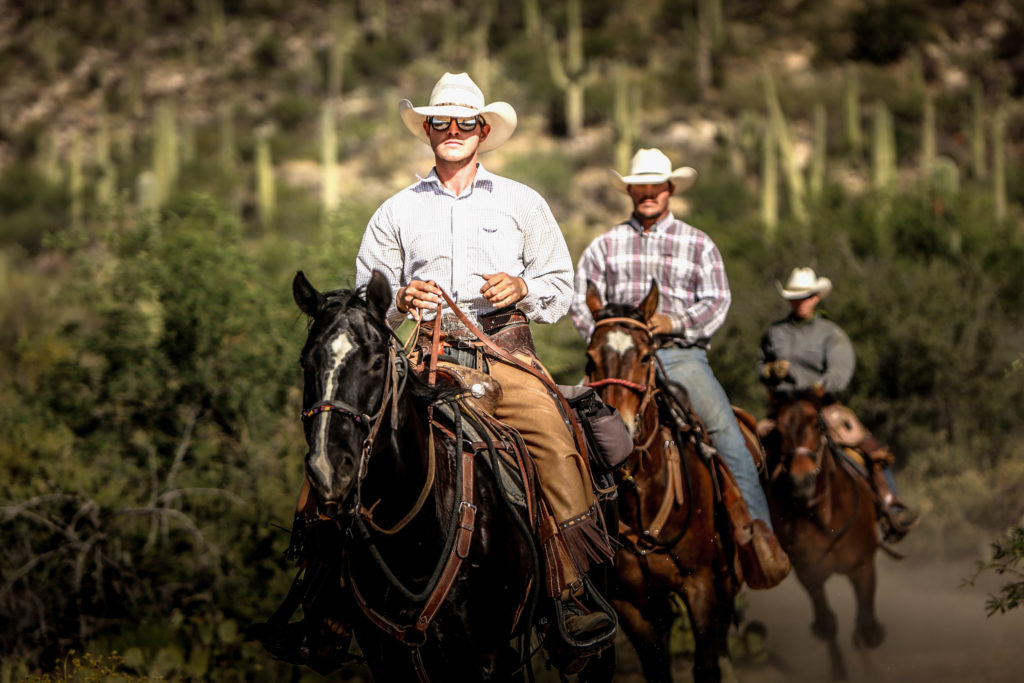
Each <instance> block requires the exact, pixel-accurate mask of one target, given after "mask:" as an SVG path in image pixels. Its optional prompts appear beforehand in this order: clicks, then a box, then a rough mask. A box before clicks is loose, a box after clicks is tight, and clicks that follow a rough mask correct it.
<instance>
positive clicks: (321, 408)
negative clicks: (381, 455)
mask: <svg viewBox="0 0 1024 683" xmlns="http://www.w3.org/2000/svg"><path fill="white" fill-rule="evenodd" d="M441 294H442V296H443V298H444V300H445V302H446V303H447V304H448V305H449V307H450V308H451V309H452V311H453V312H454V313H455V314H456V316H458V318H459V319H460V320H461V322H462V323H463V324H464V325H465V326H466V328H467V329H469V330H470V331H471V332H472V333H473V334H475V335H476V336H477V337H478V338H479V339H480V340H481V341H482V342H483V343H484V345H485V346H486V347H487V348H488V350H490V351H491V352H492V353H494V354H495V355H497V356H500V357H501V358H502V359H503V360H505V361H507V362H509V363H511V364H513V365H516V366H517V367H519V368H521V369H522V370H524V371H526V372H529V373H531V374H533V375H534V376H537V377H539V378H541V379H542V380H544V381H545V383H546V384H547V385H548V386H549V387H551V388H553V389H555V391H556V393H557V394H558V395H559V397H561V401H562V403H564V404H565V405H564V409H565V410H566V411H569V406H568V403H567V402H566V401H565V398H564V397H562V396H561V393H560V392H558V391H557V387H556V385H554V383H553V381H552V380H551V379H550V378H548V377H547V376H546V375H544V373H542V372H539V371H538V370H536V369H534V368H532V367H530V366H528V365H526V364H524V363H522V362H521V361H520V360H519V359H517V358H515V357H514V356H512V355H511V354H508V353H507V352H505V351H504V350H503V349H501V348H500V347H498V346H497V345H495V344H494V343H493V342H492V341H491V340H490V339H489V338H488V336H487V335H486V334H484V333H483V332H482V331H481V330H480V329H478V328H477V327H476V326H475V325H474V324H473V323H472V321H470V320H469V318H467V317H466V315H465V314H464V313H463V312H462V311H461V310H460V309H459V308H458V306H456V304H455V302H454V301H452V300H451V298H450V297H449V296H448V295H447V294H446V293H445V292H444V291H443V290H442V292H441ZM438 315H440V309H439V310H438ZM419 323H420V321H419V320H418V321H417V329H418V327H419ZM440 329H441V326H440V325H435V326H434V334H433V339H432V344H431V347H432V352H431V354H430V365H429V371H428V383H429V385H430V386H434V385H435V383H436V375H437V365H436V363H437V360H436V359H437V357H438V356H439V355H440V349H441V338H440ZM415 336H416V332H414V333H413V335H412V338H415ZM389 361H390V366H391V372H390V373H389V374H388V376H387V378H386V380H385V386H384V392H383V394H382V397H381V406H380V408H379V409H378V410H377V412H376V413H375V414H373V415H368V414H365V413H361V412H360V411H358V410H357V409H355V408H353V407H352V406H350V405H348V404H346V403H344V402H342V401H334V400H325V401H320V402H319V403H317V404H315V405H313V406H312V407H310V408H309V409H308V410H305V411H303V412H302V416H303V418H304V419H312V418H313V417H315V416H316V415H319V414H320V413H323V412H336V413H338V414H340V415H342V416H345V417H347V418H349V419H351V420H352V421H354V422H356V423H357V424H358V425H360V427H362V428H363V429H364V430H365V431H366V432H367V436H366V438H365V439H364V441H363V446H362V450H361V453H360V458H359V466H358V471H359V475H358V478H357V486H356V491H355V494H354V502H353V505H352V509H353V511H354V514H352V521H353V526H354V527H355V530H356V532H357V533H358V534H359V536H360V540H362V541H363V542H364V544H365V545H366V547H367V548H368V550H369V554H370V557H371V558H372V559H373V561H374V563H375V564H376V565H377V567H378V568H379V569H380V570H381V574H382V575H383V576H384V577H385V578H386V579H387V580H388V582H389V583H390V584H391V585H392V586H394V587H395V588H396V589H397V591H398V592H399V593H400V594H401V595H402V596H403V597H405V598H406V599H407V600H409V601H411V602H414V603H420V604H422V608H421V609H420V611H419V615H418V616H417V617H416V619H415V621H414V622H413V623H412V624H399V623H397V622H395V621H393V620H391V619H389V618H388V617H387V616H385V615H384V614H382V613H381V612H380V611H378V610H375V609H374V608H373V607H372V606H371V605H370V604H369V602H368V601H367V599H366V597H365V596H364V595H363V593H362V592H361V591H360V590H359V586H358V585H357V583H356V581H355V577H354V576H353V575H352V573H351V572H348V577H349V585H350V586H351V588H352V596H353V599H354V601H355V602H356V604H357V605H358V606H359V608H360V609H361V610H362V612H363V614H365V615H366V617H367V618H368V619H369V620H370V621H371V622H372V623H373V624H374V625H375V626H377V627H378V628H380V629H381V630H382V631H384V632H385V633H388V634H390V635H391V636H393V637H394V638H396V639H397V640H398V641H400V642H402V643H404V644H405V645H407V646H408V647H409V649H410V655H411V657H412V661H413V667H414V669H415V671H416V675H417V677H418V678H419V680H420V681H423V682H427V681H429V678H428V676H427V672H426V668H425V666H424V663H423V658H422V653H421V650H420V647H421V646H422V645H423V644H424V643H425V642H426V639H427V629H428V628H429V627H430V624H431V623H432V621H433V619H434V617H435V616H436V615H437V612H438V611H439V610H440V608H441V606H442V605H443V604H444V601H445V599H446V598H447V596H448V593H449V592H450V590H451V588H452V586H453V584H454V583H455V578H456V576H458V573H459V570H460V569H461V567H462V562H463V561H464V560H465V559H466V558H467V557H468V556H469V551H470V548H471V544H472V540H473V534H474V532H475V529H476V523H475V522H476V513H477V506H476V505H475V504H474V486H473V485H474V458H475V456H476V451H475V450H474V449H466V448H464V447H463V443H462V442H463V430H462V413H461V410H460V409H459V408H455V409H454V415H455V418H454V419H455V429H454V434H453V438H454V443H455V444H456V448H457V449H458V450H459V451H460V454H461V457H460V458H459V460H458V464H457V466H456V489H457V491H458V498H457V500H455V501H454V508H453V511H452V517H451V520H450V523H449V533H448V534H447V540H446V548H445V551H444V552H443V553H442V554H441V555H440V557H439V559H438V563H437V564H436V565H435V568H434V571H433V573H432V575H431V578H430V580H429V581H428V582H427V583H426V586H425V588H424V589H423V590H422V591H420V592H418V593H413V592H412V591H411V590H410V589H409V588H408V587H406V586H405V585H404V584H403V583H402V582H401V581H400V580H399V579H398V578H397V576H395V574H394V572H393V571H391V569H390V567H388V565H387V562H386V561H385V559H384V558H383V556H381V554H380V552H379V550H378V549H377V547H376V545H375V543H374V542H373V538H372V536H371V529H372V531H374V532H377V533H380V534H384V535H394V534H397V533H398V532H399V531H401V530H402V529H403V528H405V527H406V526H407V525H408V524H409V522H411V521H412V519H413V518H415V517H416V515H418V514H419V512H420V511H421V510H422V508H423V506H424V504H425V503H426V501H427V500H428V498H429V495H430V492H431V490H432V489H433V488H434V484H435V482H436V471H437V455H436V444H435V440H434V427H435V426H436V427H439V428H441V429H442V430H444V431H446V432H448V431H449V430H447V429H446V428H445V427H444V426H443V425H442V424H441V423H439V422H437V421H436V419H435V418H434V415H433V412H434V407H435V405H434V404H431V405H430V406H428V409H427V410H428V414H427V422H428V426H427V431H428V448H427V474H426V477H425V479H424V484H423V487H422V489H421V491H420V494H419V496H418V497H417V500H416V502H415V503H414V504H413V506H412V508H411V509H410V510H409V512H407V513H406V514H405V516H404V517H403V518H402V519H401V520H399V521H398V522H397V523H396V524H395V525H394V526H392V527H390V528H383V527H381V526H379V525H378V524H376V522H374V520H373V509H374V508H375V507H376V506H377V504H379V502H380V501H379V500H378V501H377V502H375V503H373V504H372V505H371V506H370V507H369V508H367V507H363V506H362V504H361V496H362V486H361V485H362V481H363V480H364V479H365V477H366V474H367V470H368V463H369V460H370V457H371V455H372V452H373V451H372V449H373V444H374V441H375V439H376V436H377V434H378V433H379V430H380V426H381V423H382V420H381V417H382V416H383V415H384V411H385V409H386V408H387V406H388V405H390V406H391V427H392V429H393V430H394V429H397V427H398V400H399V397H400V396H401V394H402V391H403V390H404V387H405V381H406V377H407V376H408V373H409V371H410V370H409V360H408V357H407V355H406V353H405V349H403V348H402V346H401V345H400V343H399V341H398V339H397V337H394V334H393V333H392V340H391V345H390V347H389ZM399 367H400V368H401V370H400V371H399ZM458 399H459V397H458V396H456V397H454V398H453V399H449V400H450V401H451V402H452V403H454V402H456V401H458ZM569 414H571V412H570V413H569ZM574 426H575V431H576V434H575V436H576V438H577V442H578V444H583V443H584V442H583V435H582V432H581V431H580V428H579V426H578V425H576V424H575V423H574Z"/></svg>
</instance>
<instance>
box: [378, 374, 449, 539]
mask: <svg viewBox="0 0 1024 683" xmlns="http://www.w3.org/2000/svg"><path fill="white" fill-rule="evenodd" d="M381 419H382V420H386V422H385V424H384V426H383V428H382V430H381V433H380V435H379V436H378V441H379V442H380V443H379V450H376V451H375V452H374V455H373V457H372V459H371V461H370V465H369V468H368V473H367V478H366V481H365V483H364V486H363V489H364V497H368V498H370V500H364V505H371V504H373V503H374V501H379V502H378V503H377V505H378V509H377V510H375V516H376V517H378V518H379V519H380V522H379V523H381V524H382V526H383V525H387V524H393V523H395V522H396V521H398V520H399V519H401V518H402V517H403V516H404V515H405V514H406V513H407V512H408V511H409V510H411V509H413V506H414V505H415V504H416V503H417V501H418V500H419V499H420V495H421V493H422V492H423V490H424V488H425V487H426V486H427V484H428V482H429V481H430V477H431V476H432V475H431V473H430V468H431V462H430V459H431V458H432V457H433V459H434V462H433V467H434V468H435V472H434V474H433V477H434V483H433V485H432V486H430V490H429V491H428V499H427V500H426V501H424V502H423V503H422V506H421V510H420V512H419V514H417V515H416V518H415V519H414V520H412V521H411V522H410V524H409V526H410V528H411V529H422V528H423V527H424V526H425V525H427V526H429V525H431V524H433V523H434V521H435V520H434V517H435V515H434V514H433V512H434V510H435V509H436V504H435V502H434V500H433V498H434V496H435V495H436V494H437V492H438V491H439V490H440V487H439V486H438V482H437V479H438V474H439V472H440V470H441V469H443V468H445V467H446V462H447V456H446V449H445V447H444V444H443V443H438V440H437V439H436V438H435V440H434V443H433V444H431V442H430V439H429V428H428V423H427V414H426V411H425V409H422V410H421V408H420V407H419V406H418V404H417V402H416V401H414V400H412V397H411V396H410V395H409V394H408V392H406V394H405V395H404V396H401V397H400V398H399V401H398V420H397V425H396V428H395V429H394V430H392V428H391V412H390V408H389V409H388V410H386V411H385V413H384V414H383V415H382V416H381ZM431 448H433V449H434V453H433V454H431V453H430V449H431ZM367 494H368V495H367Z"/></svg>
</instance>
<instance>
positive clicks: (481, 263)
mask: <svg viewBox="0 0 1024 683" xmlns="http://www.w3.org/2000/svg"><path fill="white" fill-rule="evenodd" d="M470 220H472V221H473V223H471V224H470V225H468V226H467V233H468V235H467V237H468V239H467V246H468V249H467V253H468V256H469V260H470V267H471V268H473V269H474V270H478V271H479V272H481V273H498V272H505V273H508V274H510V275H513V276H517V275H519V274H520V273H521V272H522V269H523V266H522V263H523V243H522V235H521V234H520V232H519V227H518V225H516V223H515V221H513V220H510V218H509V217H506V216H504V215H503V214H501V213H498V212H488V213H486V214H485V213H482V212H480V213H477V214H475V215H473V216H471V217H470Z"/></svg>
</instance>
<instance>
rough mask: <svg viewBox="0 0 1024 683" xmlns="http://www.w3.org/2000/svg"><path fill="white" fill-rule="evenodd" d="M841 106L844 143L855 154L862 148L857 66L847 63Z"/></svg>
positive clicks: (857, 154) (859, 152)
mask: <svg viewBox="0 0 1024 683" xmlns="http://www.w3.org/2000/svg"><path fill="white" fill-rule="evenodd" d="M843 107H844V109H845V110H846V116H845V120H846V144H847V145H848V146H849V148H850V152H852V153H853V154H854V155H855V156H858V157H859V156H860V154H861V152H862V151H863V149H864V134H863V133H862V131H861V127H860V79H859V77H858V75H857V67H856V66H855V65H854V64H847V65H846V67H845V68H844V70H843Z"/></svg>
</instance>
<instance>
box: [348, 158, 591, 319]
mask: <svg viewBox="0 0 1024 683" xmlns="http://www.w3.org/2000/svg"><path fill="white" fill-rule="evenodd" d="M374 270H379V271H380V272H382V273H383V274H384V275H385V276H386V277H387V279H388V282H389V283H390V284H391V291H392V301H391V307H390V308H389V309H388V313H387V317H388V323H389V324H390V325H391V326H392V327H397V326H398V325H399V324H400V323H401V322H402V320H403V319H404V318H405V315H406V314H404V313H402V312H401V311H399V310H398V309H397V308H396V306H395V301H394V294H395V293H397V291H398V289H399V288H400V287H403V286H405V285H407V284H408V283H409V282H410V281H412V280H433V281H435V282H436V283H437V284H438V285H439V286H440V287H441V288H442V289H443V290H444V291H445V292H447V293H448V295H449V296H450V297H452V299H453V300H454V301H455V302H456V303H458V305H459V308H461V309H462V311H463V312H464V313H466V315H467V316H469V317H470V319H472V320H474V321H478V320H479V317H480V316H481V315H483V314H485V313H488V312H490V311H493V310H495V309H494V306H492V305H491V304H490V302H488V301H487V300H486V299H484V298H483V295H482V294H480V288H481V287H482V286H483V285H484V278H483V277H481V275H482V274H485V273H486V274H494V273H499V272H504V273H508V274H509V275H511V276H512V277H521V278H523V281H524V282H526V286H527V288H528V290H529V291H528V293H527V295H526V296H525V297H524V298H523V299H522V300H521V301H520V302H519V303H518V304H517V306H518V307H519V309H520V310H521V311H523V312H524V313H525V314H526V316H527V317H528V318H529V319H530V320H532V321H536V322H541V323H553V322H555V321H557V320H558V319H559V318H561V317H562V316H563V315H565V313H566V311H567V310H568V309H569V304H570V303H571V301H572V259H571V257H570V256H569V249H568V247H567V246H566V244H565V238H564V237H562V232H561V230H560V229H559V227H558V223H557V222H556V221H555V217H554V216H553V215H552V213H551V209H550V207H548V204H547V202H545V201H544V199H543V198H542V197H541V196H540V195H539V194H538V193H537V192H536V191H534V190H532V189H531V188H529V187H527V186H526V185H523V184H522V183H518V182H516V181H514V180H509V179H508V178H503V177H501V176H498V175H495V174H493V173H490V172H489V171H487V170H486V169H484V167H483V166H482V165H479V164H478V165H477V172H476V178H475V179H474V180H473V183H472V185H471V186H470V187H469V188H467V189H466V190H465V191H464V192H463V193H462V194H461V195H459V196H458V197H456V196H455V194H454V193H452V192H451V191H450V190H448V189H447V188H445V187H444V186H443V185H442V184H441V181H440V180H439V179H438V177H437V174H436V172H435V171H434V170H433V169H432V170H431V171H430V174H429V175H427V177H425V178H420V179H419V180H418V181H417V182H415V183H413V184H412V185H410V186H409V187H407V188H405V189H404V190H401V191H400V192H398V193H397V194H395V195H393V196H391V197H390V198H388V199H387V200H386V201H385V202H384V203H383V204H381V206H380V208H378V209H377V211H376V213H374V214H373V217H372V218H371V219H370V222H369V224H368V225H367V226H366V232H365V233H364V234H363V241H362V244H361V245H360V247H359V254H358V255H357V256H356V285H357V286H362V285H365V284H367V283H368V282H369V281H370V276H371V275H372V273H373V271H374ZM427 317H432V316H427Z"/></svg>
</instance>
